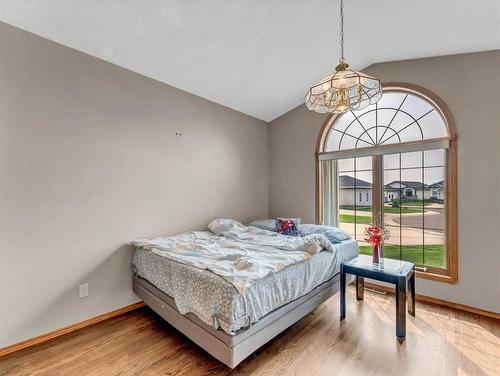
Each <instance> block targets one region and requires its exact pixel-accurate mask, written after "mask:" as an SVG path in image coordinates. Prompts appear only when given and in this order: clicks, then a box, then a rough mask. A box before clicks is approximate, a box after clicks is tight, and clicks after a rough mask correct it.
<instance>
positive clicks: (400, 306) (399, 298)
mask: <svg viewBox="0 0 500 376" xmlns="http://www.w3.org/2000/svg"><path fill="white" fill-rule="evenodd" d="M396 337H398V338H401V339H404V338H405V337H406V278H405V277H402V278H399V279H398V282H397V284H396Z"/></svg>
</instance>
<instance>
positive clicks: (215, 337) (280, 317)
mask: <svg viewBox="0 0 500 376" xmlns="http://www.w3.org/2000/svg"><path fill="white" fill-rule="evenodd" d="M348 282H350V281H348ZM133 288H134V292H135V293H136V294H137V295H138V296H140V297H141V298H142V300H143V301H144V303H146V305H148V306H149V307H150V308H151V309H153V310H154V311H155V312H156V313H157V314H159V315H160V316H161V317H163V318H164V319H165V320H166V321H167V322H169V323H170V324H171V325H172V326H174V327H175V328H176V329H177V330H179V331H180V332H182V333H183V334H184V335H186V337H188V338H189V339H191V340H192V341H193V342H195V343H196V344H197V345H198V346H200V347H202V348H203V349H204V350H205V351H206V352H208V353H209V354H211V355H212V356H213V357H215V358H217V359H218V360H220V361H221V362H222V363H224V364H226V365H227V366H228V367H230V368H234V367H236V366H237V365H238V364H239V363H240V362H241V361H242V360H244V359H245V358H246V357H247V356H249V355H250V354H252V353H253V352H254V351H255V350H257V349H258V348H259V347H261V346H262V345H264V344H265V343H267V342H268V341H270V340H271V339H273V338H274V337H275V336H277V335H278V334H279V333H281V332H282V331H283V330H285V329H287V328H288V327H289V326H291V325H293V324H294V323H295V322H297V321H298V320H300V319H301V318H303V317H304V316H306V315H307V314H309V313H310V312H312V311H313V310H314V309H315V308H317V307H318V306H319V305H320V304H321V303H323V302H324V301H325V300H327V299H328V298H330V297H331V296H332V295H334V294H336V293H337V292H338V291H339V288H340V275H339V274H336V275H335V276H334V277H333V278H331V279H330V280H328V281H326V282H324V283H323V284H321V285H319V286H317V287H316V288H315V289H314V290H312V291H310V292H309V293H308V294H306V295H304V296H302V297H300V298H299V299H297V300H294V301H292V302H290V303H288V304H286V305H284V306H282V307H280V308H278V309H276V310H274V311H272V312H271V313H269V314H267V315H266V316H264V317H262V318H261V319H260V320H259V321H258V322H256V323H255V324H254V325H252V326H251V327H249V328H248V329H244V330H239V331H238V332H237V333H236V335H233V336H231V335H229V334H227V333H225V332H224V331H222V330H216V329H214V328H213V327H211V326H210V325H207V324H206V323H204V322H203V321H201V320H200V319H199V318H198V317H197V316H196V315H194V314H192V313H188V314H186V315H182V314H180V313H179V312H178V311H177V308H176V305H175V302H174V300H173V299H172V298H171V297H170V296H168V295H167V294H165V293H164V292H162V291H160V290H159V289H158V288H157V287H155V286H153V285H152V284H151V283H149V282H148V281H146V280H145V279H143V278H140V277H138V276H137V275H134V279H133Z"/></svg>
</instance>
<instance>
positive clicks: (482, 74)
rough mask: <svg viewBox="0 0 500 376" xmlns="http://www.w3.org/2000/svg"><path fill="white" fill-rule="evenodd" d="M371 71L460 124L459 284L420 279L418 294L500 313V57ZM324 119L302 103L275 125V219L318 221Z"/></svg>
mask: <svg viewBox="0 0 500 376" xmlns="http://www.w3.org/2000/svg"><path fill="white" fill-rule="evenodd" d="M365 71H366V72H367V73H370V74H372V75H374V76H376V77H378V78H380V79H382V81H385V82H389V81H403V82H409V83H414V84H418V85H421V86H424V87H426V88H428V89H430V90H431V91H433V92H434V93H436V94H437V95H439V96H440V97H441V98H442V99H443V100H444V101H445V102H446V103H447V105H448V106H449V108H450V110H451V112H452V114H453V116H454V118H455V121H456V126H457V134H458V194H459V197H458V201H459V202H458V205H459V208H458V211H459V218H458V227H459V229H458V231H459V233H458V238H459V244H458V252H459V255H458V256H459V275H458V278H459V282H458V284H456V285H449V284H446V283H440V282H433V281H428V280H422V279H419V280H418V281H417V292H418V293H420V294H424V295H429V296H433V297H436V298H440V299H445V300H448V301H452V302H456V303H462V304H467V305H471V306H474V307H479V308H482V309H486V310H490V311H495V312H500V277H499V276H500V273H499V267H500V251H499V247H498V240H497V236H498V230H499V228H500V225H499V223H500V222H499V218H500V199H499V197H498V194H499V192H500V170H499V167H498V166H499V163H500V144H499V143H500V141H499V140H500V126H499V124H500V122H499V120H498V118H499V108H498V107H499V104H500V95H499V88H500V51H499V50H497V51H489V52H482V53H474V54H464V55H454V56H445V57H435V58H428V59H417V60H409V61H398V62H392V63H381V64H375V65H372V66H370V67H369V68H367V69H365ZM324 120H325V116H322V115H318V114H316V113H313V112H310V111H308V110H307V108H306V107H305V106H304V105H301V106H299V107H297V108H295V109H293V110H292V111H290V112H288V113H286V114H285V115H283V116H281V117H280V118H278V119H276V120H274V121H272V122H271V130H270V179H271V180H270V184H271V188H270V203H271V205H270V214H271V216H278V215H283V214H285V213H286V215H290V216H299V217H302V218H303V220H304V221H305V222H311V221H314V187H315V182H314V180H315V170H314V152H315V148H316V140H317V137H318V134H319V131H320V127H321V125H322V124H323V122H324Z"/></svg>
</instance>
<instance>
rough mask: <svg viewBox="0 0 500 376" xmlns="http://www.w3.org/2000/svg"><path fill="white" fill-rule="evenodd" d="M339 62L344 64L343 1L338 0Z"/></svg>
mask: <svg viewBox="0 0 500 376" xmlns="http://www.w3.org/2000/svg"><path fill="white" fill-rule="evenodd" d="M339 62H340V63H341V64H342V63H344V62H345V59H344V0H340V59H339Z"/></svg>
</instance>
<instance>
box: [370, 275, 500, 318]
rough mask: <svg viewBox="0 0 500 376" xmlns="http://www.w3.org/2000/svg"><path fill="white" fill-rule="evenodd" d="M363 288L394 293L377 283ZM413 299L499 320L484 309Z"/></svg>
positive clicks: (425, 298)
mask: <svg viewBox="0 0 500 376" xmlns="http://www.w3.org/2000/svg"><path fill="white" fill-rule="evenodd" d="M365 287H368V288H372V289H375V290H382V291H385V292H387V293H389V294H394V293H395V290H394V287H389V286H382V285H379V284H377V283H371V282H365ZM415 298H416V300H417V301H420V302H424V303H429V304H435V305H441V306H444V307H448V308H453V309H458V310H460V311H465V312H470V313H476V314H478V315H481V316H486V317H491V318H493V319H497V320H500V313H496V312H491V311H486V310H484V309H480V308H476V307H471V306H468V305H465V304H460V303H453V302H449V301H447V300H442V299H438V298H433V297H432V296H427V295H420V294H416V295H415Z"/></svg>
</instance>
